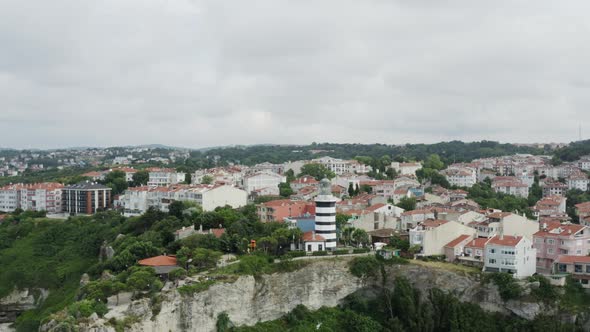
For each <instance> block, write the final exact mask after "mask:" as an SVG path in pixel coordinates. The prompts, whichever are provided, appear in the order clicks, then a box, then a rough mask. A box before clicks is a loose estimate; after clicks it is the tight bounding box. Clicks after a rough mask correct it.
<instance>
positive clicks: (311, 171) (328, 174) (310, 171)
mask: <svg viewBox="0 0 590 332" xmlns="http://www.w3.org/2000/svg"><path fill="white" fill-rule="evenodd" d="M303 175H309V176H313V177H314V178H315V179H316V180H318V181H320V180H322V179H324V178H327V179H332V178H333V177H335V176H336V174H334V172H332V171H330V170H329V169H328V168H326V166H324V165H322V164H316V163H311V164H305V165H303V167H301V173H300V174H299V176H303Z"/></svg>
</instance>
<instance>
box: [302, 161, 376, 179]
mask: <svg viewBox="0 0 590 332" xmlns="http://www.w3.org/2000/svg"><path fill="white" fill-rule="evenodd" d="M310 163H315V164H321V165H323V166H325V167H326V168H327V169H329V170H330V171H332V172H334V174H336V175H341V174H345V173H357V174H366V173H368V172H370V171H371V170H372V169H371V166H369V165H364V164H362V163H359V162H358V161H356V160H342V159H337V158H332V157H322V158H319V159H313V160H311V161H310Z"/></svg>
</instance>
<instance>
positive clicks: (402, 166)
mask: <svg viewBox="0 0 590 332" xmlns="http://www.w3.org/2000/svg"><path fill="white" fill-rule="evenodd" d="M390 167H391V168H393V169H394V170H395V171H396V172H397V174H401V175H416V171H417V170H419V169H422V164H420V163H399V162H396V161H394V162H392V163H391V165H390Z"/></svg>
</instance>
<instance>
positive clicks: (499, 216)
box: [488, 212, 512, 219]
mask: <svg viewBox="0 0 590 332" xmlns="http://www.w3.org/2000/svg"><path fill="white" fill-rule="evenodd" d="M511 214H512V212H494V213H490V214H489V215H488V218H494V219H503V218H506V217H508V216H509V215H511Z"/></svg>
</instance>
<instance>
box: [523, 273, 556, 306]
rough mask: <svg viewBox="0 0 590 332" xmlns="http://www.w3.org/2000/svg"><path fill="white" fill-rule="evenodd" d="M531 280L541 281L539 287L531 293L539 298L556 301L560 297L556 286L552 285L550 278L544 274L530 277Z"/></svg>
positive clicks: (545, 300)
mask: <svg viewBox="0 0 590 332" xmlns="http://www.w3.org/2000/svg"><path fill="white" fill-rule="evenodd" d="M528 280H529V281H530V282H535V281H538V282H539V288H535V289H533V290H532V291H531V293H532V294H533V295H534V296H535V297H536V298H537V299H539V300H541V301H544V302H549V301H555V299H556V298H557V297H558V294H557V291H556V290H555V287H553V286H551V283H550V282H549V280H548V279H547V278H545V277H543V276H542V275H536V276H532V277H529V279H528Z"/></svg>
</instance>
